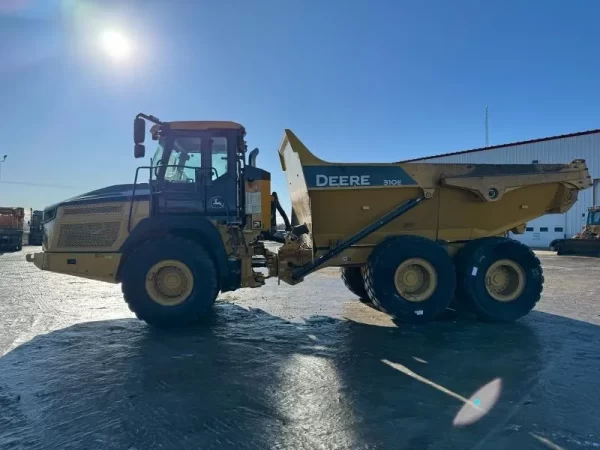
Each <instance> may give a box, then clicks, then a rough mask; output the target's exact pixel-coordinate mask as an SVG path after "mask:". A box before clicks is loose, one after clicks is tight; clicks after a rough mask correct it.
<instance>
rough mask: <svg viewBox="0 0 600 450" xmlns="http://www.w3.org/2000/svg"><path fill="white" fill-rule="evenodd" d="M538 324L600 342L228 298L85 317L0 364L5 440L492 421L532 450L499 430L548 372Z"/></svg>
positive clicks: (195, 443) (355, 430)
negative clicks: (283, 311) (145, 313)
mask: <svg viewBox="0 0 600 450" xmlns="http://www.w3.org/2000/svg"><path fill="white" fill-rule="evenodd" d="M545 327H559V328H560V329H562V333H564V334H565V335H569V336H571V338H576V339H589V340H588V342H600V330H599V328H598V327H596V326H594V325H590V324H587V323H584V322H578V321H574V320H570V319H565V318H562V317H558V316H552V315H549V314H544V313H541V312H534V313H532V314H531V318H530V319H528V320H526V321H524V322H523V323H516V324H511V325H503V326H494V325H483V324H479V323H474V322H469V321H464V322H456V321H448V322H443V323H436V324H432V325H431V326H427V327H403V328H393V327H392V328H390V327H381V326H372V325H365V324H360V323H356V322H351V321H346V320H339V319H333V318H331V317H320V316H315V317H311V318H309V319H307V320H306V321H305V322H303V323H292V322H288V321H286V320H283V319H281V318H279V317H275V316H273V315H270V314H268V313H266V312H264V311H262V310H256V309H250V310H247V309H244V308H241V307H239V306H236V305H234V304H231V303H224V302H219V303H218V304H217V306H216V307H215V313H214V314H213V315H212V316H211V317H210V318H209V319H208V320H207V321H206V323H204V324H202V325H201V326H199V327H196V328H192V329H186V330H177V331H170V332H163V331H158V330H154V329H151V328H150V327H148V326H146V325H145V324H143V323H141V322H139V321H137V320H131V319H120V320H109V321H100V322H90V323H82V324H77V325H74V326H71V327H68V328H65V329H61V330H57V331H54V332H51V333H49V334H47V335H40V336H37V337H36V338H34V339H32V340H31V341H29V342H27V343H25V344H23V345H21V346H20V347H17V348H16V349H14V350H13V351H11V352H9V353H8V354H6V355H5V356H3V357H2V358H0V407H1V408H2V413H1V414H0V448H9V447H11V446H14V447H20V446H22V447H30V446H31V447H36V446H40V447H43V448H60V449H67V448H74V449H75V448H76V449H81V448H124V449H126V448H137V449H145V448H169V449H176V448H182V449H187V448H190V449H191V448H193V449H197V448H202V449H211V448H236V449H243V448H261V449H267V448H352V449H356V448H411V449H412V448H431V447H432V446H435V448H471V447H472V446H473V445H474V444H476V443H477V442H479V441H481V440H484V439H486V436H488V435H489V433H490V432H494V430H496V431H495V432H497V433H500V434H501V438H502V440H501V441H497V442H499V443H498V446H497V447H496V446H495V445H496V442H494V445H485V446H484V448H507V446H509V445H515V448H525V445H522V444H523V442H522V441H518V440H517V441H515V442H514V443H513V441H512V440H513V439H522V438H523V435H522V434H519V433H516V434H515V433H513V434H510V433H509V431H510V430H509V431H506V429H505V428H504V426H505V425H506V426H509V425H510V424H511V420H513V419H515V415H516V414H521V413H522V411H521V408H523V407H524V406H523V405H525V404H527V402H532V401H537V400H535V399H534V400H532V399H531V395H532V394H531V392H532V389H533V388H534V387H535V386H536V385H537V383H538V381H539V378H540V373H541V372H542V371H547V370H550V369H551V368H550V366H549V363H548V360H549V356H548V355H550V354H552V353H556V351H557V348H556V340H558V339H559V338H558V337H553V336H548V335H545V334H544V332H543V330H544V329H545ZM560 339H561V340H562V338H560ZM595 364H596V367H595V368H591V369H590V371H591V372H592V373H594V371H595V372H596V373H597V370H598V367H597V366H598V365H599V364H600V363H599V362H598V361H596V363H595ZM586 380H587V379H583V378H581V379H580V380H579V383H580V384H581V383H583V384H584V385H585V383H586V382H587V381H586ZM579 395H581V394H579ZM591 395H596V396H597V395H598V394H595V393H594V394H591ZM498 427H500V428H498ZM502 433H509V434H506V435H502ZM527 438H528V439H531V438H530V437H529V436H527ZM488 444H489V443H488ZM529 444H531V442H530V443H529ZM11 448H12V447H11Z"/></svg>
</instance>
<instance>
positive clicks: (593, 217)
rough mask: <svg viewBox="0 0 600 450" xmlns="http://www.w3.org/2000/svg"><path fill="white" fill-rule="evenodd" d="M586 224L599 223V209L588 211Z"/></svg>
mask: <svg viewBox="0 0 600 450" xmlns="http://www.w3.org/2000/svg"><path fill="white" fill-rule="evenodd" d="M588 225H600V211H595V212H590V213H589V215H588Z"/></svg>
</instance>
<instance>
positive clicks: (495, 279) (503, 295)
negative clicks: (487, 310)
mask: <svg viewBox="0 0 600 450" xmlns="http://www.w3.org/2000/svg"><path fill="white" fill-rule="evenodd" d="M485 288H486V290H487V292H488V294H490V296H491V297H492V298H493V299H494V300H498V301H499V302H504V303H507V302H512V301H514V300H516V299H517V298H518V297H519V296H520V295H521V294H522V293H523V289H525V271H524V270H523V268H522V267H521V266H520V265H519V264H517V263H516V262H515V261H512V260H510V259H500V260H498V261H496V262H495V263H493V264H492V265H491V266H490V267H489V269H488V270H487V271H486V273H485Z"/></svg>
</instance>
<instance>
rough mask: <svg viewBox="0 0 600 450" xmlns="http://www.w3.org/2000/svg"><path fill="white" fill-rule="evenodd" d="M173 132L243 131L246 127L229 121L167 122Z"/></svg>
mask: <svg viewBox="0 0 600 450" xmlns="http://www.w3.org/2000/svg"><path fill="white" fill-rule="evenodd" d="M167 123H168V125H169V128H171V129H172V130H212V129H230V130H243V129H244V126H243V125H241V124H239V123H237V122H231V121H228V120H194V121H183V122H167Z"/></svg>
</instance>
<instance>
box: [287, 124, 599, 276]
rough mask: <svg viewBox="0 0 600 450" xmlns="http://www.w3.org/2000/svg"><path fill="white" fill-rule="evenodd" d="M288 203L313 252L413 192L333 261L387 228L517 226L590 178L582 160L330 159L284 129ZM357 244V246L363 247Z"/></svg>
mask: <svg viewBox="0 0 600 450" xmlns="http://www.w3.org/2000/svg"><path fill="white" fill-rule="evenodd" d="M279 154H280V159H281V165H282V168H283V170H284V171H285V174H286V179H287V183H288V189H289V192H290V197H291V201H292V205H293V209H294V211H295V213H296V215H297V217H298V221H299V223H300V224H306V225H307V227H308V230H309V233H307V234H306V235H304V236H303V237H302V238H303V240H304V243H305V244H306V245H307V246H309V247H311V248H312V249H313V256H314V255H319V254H322V253H324V252H327V251H328V250H329V249H331V248H332V247H334V246H335V245H336V244H337V243H339V242H340V241H344V240H346V239H348V238H349V237H351V236H352V235H354V234H355V233H357V232H358V231H359V230H361V229H363V228H364V227H367V226H369V224H372V223H374V222H377V220H378V219H379V218H381V217H382V216H384V215H385V214H386V213H388V212H389V211H391V210H392V209H394V208H395V207H397V206H398V205H399V204H401V203H403V202H406V201H407V200H410V199H417V198H421V197H423V198H424V199H425V200H424V201H422V202H421V203H420V204H419V205H418V206H417V207H415V208H413V209H411V210H410V211H408V212H406V213H405V214H403V215H402V216H400V217H399V218H397V219H395V220H393V221H391V222H390V223H389V224H387V225H385V226H383V227H381V228H380V229H378V230H377V231H374V232H372V233H371V234H369V235H368V236H366V237H365V238H364V239H362V240H361V241H360V242H358V243H357V244H355V245H353V246H352V249H353V250H354V252H350V253H349V252H345V253H344V254H343V255H341V256H340V257H339V258H337V259H334V260H332V261H331V262H330V265H344V264H361V263H363V262H364V260H365V258H366V256H367V255H368V253H369V252H370V249H371V248H372V247H373V246H374V245H376V244H377V243H379V242H381V241H382V240H383V239H384V238H385V237H388V236H392V235H419V236H423V237H427V238H430V239H434V240H442V241H448V242H461V241H467V240H472V239H477V238H481V237H486V236H497V235H503V234H504V233H505V232H507V231H509V230H514V231H517V232H518V230H519V229H522V228H523V225H524V224H525V223H526V222H528V221H530V220H533V219H535V218H537V217H540V216H542V215H544V214H551V213H564V212H565V211H567V210H569V209H570V208H571V207H572V205H573V204H574V203H575V201H576V200H577V195H578V192H579V191H580V190H582V189H586V188H588V187H590V186H591V185H592V181H591V178H590V175H589V173H588V169H587V166H586V164H585V161H582V160H577V161H573V162H572V163H570V164H526V165H510V164H508V165H493V164H423V163H393V164H356V163H351V164H348V163H344V164H340V163H329V162H326V161H323V160H321V159H319V158H317V157H316V156H315V155H313V154H312V153H311V152H310V151H309V150H308V149H307V148H306V147H305V146H304V145H303V144H302V143H301V142H300V140H299V139H298V138H297V137H296V136H295V135H294V134H293V133H292V132H291V131H290V130H286V132H285V134H284V138H283V140H282V142H281V145H280V149H279ZM361 249H362V250H361Z"/></svg>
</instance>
